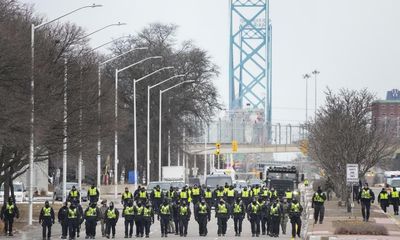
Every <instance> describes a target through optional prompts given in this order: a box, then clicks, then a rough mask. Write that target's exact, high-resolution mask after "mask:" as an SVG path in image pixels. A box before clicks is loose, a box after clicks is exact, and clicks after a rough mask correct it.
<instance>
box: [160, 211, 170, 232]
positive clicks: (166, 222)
mask: <svg viewBox="0 0 400 240" xmlns="http://www.w3.org/2000/svg"><path fill="white" fill-rule="evenodd" d="M160 225H161V234H165V235H167V234H168V225H169V217H168V216H161V217H160Z"/></svg>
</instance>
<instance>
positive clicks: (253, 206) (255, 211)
mask: <svg viewBox="0 0 400 240" xmlns="http://www.w3.org/2000/svg"><path fill="white" fill-rule="evenodd" d="M258 208H259V206H258V204H255V205H253V203H252V204H251V212H252V213H257V212H258Z"/></svg>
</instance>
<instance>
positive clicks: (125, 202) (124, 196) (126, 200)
mask: <svg viewBox="0 0 400 240" xmlns="http://www.w3.org/2000/svg"><path fill="white" fill-rule="evenodd" d="M130 201H133V194H132V193H131V192H129V190H128V188H125V192H123V193H122V196H121V203H122V205H124V206H126V205H128V203H129V202H130Z"/></svg>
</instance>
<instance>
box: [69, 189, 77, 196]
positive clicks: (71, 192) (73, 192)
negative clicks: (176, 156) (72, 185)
mask: <svg viewBox="0 0 400 240" xmlns="http://www.w3.org/2000/svg"><path fill="white" fill-rule="evenodd" d="M69 195H70V196H71V197H78V191H76V190H75V191H74V190H71V191H70V192H69Z"/></svg>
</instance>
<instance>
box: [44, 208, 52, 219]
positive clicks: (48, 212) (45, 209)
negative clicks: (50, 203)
mask: <svg viewBox="0 0 400 240" xmlns="http://www.w3.org/2000/svg"><path fill="white" fill-rule="evenodd" d="M43 216H45V217H50V216H51V207H48V208H47V207H44V208H43Z"/></svg>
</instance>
